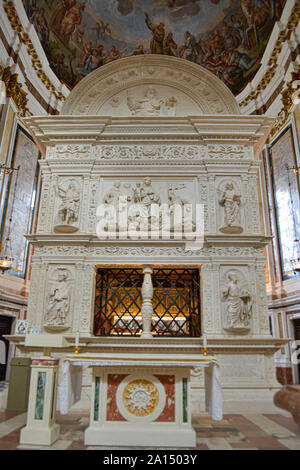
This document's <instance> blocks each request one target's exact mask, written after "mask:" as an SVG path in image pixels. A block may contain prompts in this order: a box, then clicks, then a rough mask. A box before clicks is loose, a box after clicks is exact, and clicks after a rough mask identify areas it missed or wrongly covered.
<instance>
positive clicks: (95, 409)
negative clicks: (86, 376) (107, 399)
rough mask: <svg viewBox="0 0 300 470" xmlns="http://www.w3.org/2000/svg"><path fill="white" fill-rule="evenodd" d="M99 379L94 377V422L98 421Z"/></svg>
mask: <svg viewBox="0 0 300 470" xmlns="http://www.w3.org/2000/svg"><path fill="white" fill-rule="evenodd" d="M99 397H100V377H95V397H94V421H98V420H99Z"/></svg>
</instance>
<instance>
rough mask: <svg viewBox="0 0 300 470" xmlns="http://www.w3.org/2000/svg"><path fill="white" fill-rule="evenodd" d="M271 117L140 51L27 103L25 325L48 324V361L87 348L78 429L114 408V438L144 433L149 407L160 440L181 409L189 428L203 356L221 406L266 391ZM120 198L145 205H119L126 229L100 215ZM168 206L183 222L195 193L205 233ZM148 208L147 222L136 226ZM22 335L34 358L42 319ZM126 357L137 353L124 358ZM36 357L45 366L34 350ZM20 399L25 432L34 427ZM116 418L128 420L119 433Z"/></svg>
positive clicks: (206, 77)
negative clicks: (44, 99) (34, 157)
mask: <svg viewBox="0 0 300 470" xmlns="http://www.w3.org/2000/svg"><path fill="white" fill-rule="evenodd" d="M271 122H272V121H271V119H269V118H266V117H265V116H257V115H251V116H246V115H241V114H240V111H239V107H238V105H237V103H236V100H235V98H234V96H233V95H232V94H231V92H230V91H229V89H228V88H227V87H226V86H225V85H224V84H223V83H222V82H221V81H220V80H219V79H218V78H216V76H215V75H213V74H211V73H210V72H208V71H207V70H205V69H203V68H201V67H200V66H198V65H195V64H193V63H190V62H188V61H184V60H179V59H176V58H172V57H167V56H152V55H150V56H138V57H129V58H126V59H121V60H118V61H117V63H111V64H108V65H106V66H105V67H101V68H99V69H98V70H96V71H95V72H93V73H91V74H90V75H88V76H87V77H86V78H84V79H83V80H81V81H80V83H79V84H78V85H77V86H76V87H75V88H74V90H73V91H72V92H71V93H70V96H69V97H68V99H67V100H66V102H65V104H64V107H63V109H62V112H61V114H60V115H59V116H46V117H42V116H41V117H30V118H27V119H26V124H27V126H28V127H29V128H30V129H31V132H32V133H33V134H34V135H35V137H36V140H37V142H38V144H39V146H40V148H41V150H42V152H43V154H44V158H43V159H42V160H41V162H40V166H41V171H42V181H43V187H42V193H41V199H40V209H39V220H38V229H37V232H36V233H35V234H34V235H31V236H30V237H29V240H30V242H31V243H32V245H33V246H34V255H33V260H32V274H31V284H30V295H29V305H28V320H29V328H30V329H32V328H35V329H37V330H40V335H43V339H45V338H46V337H47V338H48V340H46V344H48V346H49V347H52V356H53V357H52V359H51V358H48V362H49V364H50V363H51V361H52V362H53V364H52V365H51V364H50V367H52V368H53V367H54V368H55V367H56V368H57V367H58V365H57V363H56V362H55V361H56V360H57V359H58V358H60V359H61V360H62V361H63V359H64V358H66V357H67V358H68V359H69V360H70V361H71V363H72V361H75V360H76V357H77V361H80V358H81V359H82V361H84V360H85V361H87V362H88V360H90V361H96V362H94V363H93V362H90V363H88V364H87V365H90V366H93V367H92V370H93V379H92V378H91V376H90V371H91V369H84V371H85V372H84V380H83V389H84V390H85V391H86V392H87V393H88V394H89V397H90V398H91V401H92V402H93V405H92V409H91V424H90V427H89V430H87V434H86V441H87V442H88V443H90V444H95V443H96V444H98V445H100V444H101V443H103V442H104V441H103V435H102V437H101V438H98V437H97V436H98V435H99V429H100V430H101V426H102V429H105V430H106V436H109V435H110V434H109V433H110V432H112V433H114V432H115V429H116V428H113V424H112V423H119V424H120V423H121V425H120V426H119V427H118V428H117V429H118V433H120V434H118V439H120V442H121V441H122V439H123V441H122V442H123V443H125V444H126V443H127V444H130V445H134V442H137V443H138V442H139V430H141V429H144V430H145V429H146V428H147V432H149V436H148V437H149V439H152V440H151V442H152V443H153V444H155V442H156V441H155V433H156V432H157V431H156V428H155V429H154V433H153V429H152V428H151V426H150V428H151V429H152V431H151V429H150V428H149V426H148V425H149V423H151V424H152V425H153V423H157V425H159V426H160V427H159V428H158V435H159V436H160V439H162V440H160V442H164V443H165V445H168V442H167V438H166V436H167V434H168V432H169V431H168V430H167V431H166V429H169V428H168V425H169V424H170V423H173V422H174V423H176V426H177V427H176V429H177V431H178V434H176V432H177V431H176V432H175V431H174V432H173V441H172V443H169V445H176V443H178V445H180V436H183V435H184V434H182V426H183V427H184V426H185V425H186V426H188V425H189V428H188V429H187V438H186V441H184V437H182V439H183V441H181V442H186V443H190V444H192V443H193V436H192V430H191V427H190V414H191V413H192V412H194V411H196V410H197V411H199V410H204V399H205V398H204V397H205V393H204V376H205V374H204V372H203V371H204V368H203V367H201V361H202V360H203V361H204V362H203V364H204V365H205V360H206V358H211V357H212V356H213V361H214V364H217V366H216V367H218V370H219V377H220V383H221V386H222V397H223V407H224V409H226V406H228V405H230V403H232V402H235V403H236V404H238V403H239V402H243V403H245V404H246V403H247V402H253V401H258V402H260V403H263V402H264V401H270V400H271V397H272V396H273V394H274V392H275V391H276V390H277V389H278V388H279V384H278V382H277V381H276V377H275V368H274V353H275V351H276V350H277V349H278V348H279V347H280V345H281V344H283V343H282V341H283V340H280V339H275V338H273V337H272V336H271V335H270V332H269V324H268V313H267V302H266V288H265V257H264V249H265V247H266V245H267V244H268V242H269V238H268V237H266V236H265V235H264V233H263V231H262V228H261V214H260V204H259V196H258V174H259V171H260V164H259V162H258V160H256V156H257V155H258V154H259V152H260V150H261V148H262V146H263V144H264V143H265V140H266V138H267V135H268V131H269V128H270V125H271ZM120 200H122V201H123V203H126V207H127V209H128V211H129V212H130V208H132V205H133V204H142V205H143V207H144V209H145V210H146V213H133V212H132V213H131V215H130V217H127V218H125V219H124V220H126V221H127V222H128V224H131V229H132V230H135V231H136V237H132V238H130V237H129V236H126V233H125V232H124V230H123V228H124V227H121V224H120V220H119V221H118V222H117V223H115V220H114V218H113V217H112V216H113V215H114V214H115V213H114V209H116V210H118V205H119V202H120ZM151 204H155V205H156V207H158V208H161V207H162V206H164V208H165V209H166V211H167V212H168V214H171V222H170V230H169V236H168V237H164V236H162V232H161V229H162V228H163V225H162V221H161V220H162V219H161V216H160V215H157V214H156V215H154V216H153V215H151V216H150V215H149V214H150V212H149V211H150V206H151ZM175 206H176V207H177V208H178V207H179V208H180V207H182V208H184V207H185V206H186V207H189V208H190V209H191V211H192V213H193V218H192V222H191V227H192V228H191V230H192V231H193V228H194V225H195V219H194V216H195V208H196V207H197V206H199V207H202V208H203V224H204V239H203V246H202V244H201V243H199V244H198V245H197V241H196V242H194V241H193V240H187V238H184V236H181V237H180V236H177V235H178V234H177V232H176V230H175V228H174V227H175V226H174V219H172V216H173V218H174V214H175ZM99 207H100V208H101V210H102V212H101V210H100V209H99ZM106 209H107V210H106ZM110 211H112V212H110ZM111 217H112V218H111ZM124 220H123V222H124ZM172 220H173V222H172ZM101 221H102V222H101ZM150 222H151V224H152V225H151V227H152V228H153V227H154V229H155V230H156V232H155V236H153V237H152V238H151V237H150V236H149V237H148V238H145V237H143V236H142V235H140V236H139V233H138V232H139V231H141V225H142V224H143V223H144V227H146V228H148V227H149V225H150ZM99 223H102V225H101V227H104V232H103V236H102V237H99V236H98V235H99V234H97V230H98V229H97V227H98V228H99ZM172 224H173V225H172ZM125 225H126V224H125ZM125 228H126V227H125ZM127 228H128V226H127ZM127 235H128V234H127ZM147 322H148V323H147ZM28 331H29V330H28ZM45 335H46V336H45ZM27 336H28V340H27V341H26V340H25V346H20V348H21V350H22V352H23V353H24V354H25V355H26V354H28V355H30V356H31V357H33V356H34V355H36V356H37V357H39V360H41V361H43V359H41V358H40V355H41V351H42V347H40V346H39V344H38V339H37V337H38V336H39V335H36V340H35V341H36V342H34V340H31V339H30V338H29V336H30V337H32V336H33V335H27ZM78 338H79V339H78ZM203 339H204V340H207V354H208V355H207V356H206V355H204V356H203V354H202V353H203V348H204V347H205V346H206V344H205V341H204V344H203ZM47 341H48V342H47ZM78 343H79V346H78ZM74 345H76V346H78V347H79V354H77V355H76V354H75V355H74V354H72V353H73V350H74ZM205 349H206V348H205ZM76 352H78V348H77V350H76ZM204 352H205V351H204ZM116 357H117V358H118V360H119V363H118V365H114V366H112V361H113V360H114V358H116ZM201 357H202V359H201ZM89 358H90V359H89ZM197 358H198V359H197ZM199 358H200V359H199ZM44 360H45V359H44ZM130 360H140V362H141V364H140V366H139V368H138V370H137V371H136V369H134V367H133V366H132V365H130V363H129V362H128V361H130ZM101 361H102V363H101ZM126 361H127V362H126ZM143 361H144V363H143ZM147 361H150V362H149V363H147ZM151 361H152V362H151ZM193 361H194V366H193ZM54 362H55V364H54ZM49 364H48V365H49ZM179 364H181V367H182V368H181V369H180V368H179ZM184 364H185V366H184ZM203 364H202V365H203ZM206 365H207V364H206ZM35 366H36V367H37V371H43V369H42V367H43V364H42V362H41V363H39V362H38V359H37V363H36V364H35V365H33V367H35ZM39 367H40V368H41V369H39ZM60 373H61V371H60ZM40 377H41V376H40ZM37 380H39V378H37ZM55 380H57V375H56V377H55V378H54V379H53V381H54V382H53V384H54V385H53V387H54V388H55ZM91 383H92V388H90V384H91ZM180 384H182V389H181V388H180V389H179V388H178V387H181V385H180ZM107 390H109V392H110V394H111V395H110V396H111V403H110V405H109V406H110V407H109V409H108V408H107V409H106V414H105V416H104V414H103V413H104V411H103V407H105V406H106V405H104V403H106V400H107V396H108V392H107V395H105V393H106V391H107ZM84 396H85V395H84V394H82V397H83V404H82V406H84V405H85V402H84ZM94 397H95V398H94ZM186 400H187V401H188V403H186ZM190 400H191V402H190ZM166 402H168V403H169V405H168V406H169V407H168V406H167V405H166ZM86 403H87V404H88V401H87V400H86ZM182 403H185V405H184V406H183V411H182V414H180V412H179V410H180V409H181V405H182ZM172 406H173V408H174V409H173V408H172ZM35 411H36V410H33V411H32V413H33V414H34V412H35ZM49 413H50V411H49ZM178 413H179V414H178ZM33 414H31V415H30V412H29V421H30V420H31V421H30V422H28V425H27V428H29V435H33V434H32V433H34V432H36V431H33V428H34V426H35V424H34V423H33V422H34V420H35V419H36V418H34V417H33ZM179 415H180V416H179ZM30 416H31V418H30ZM49 416H50V415H49ZM49 419H50V418H49ZM51 419H52V418H51ZM51 419H50V421H51ZM101 419H102V424H101V423H100V424H99V422H100V421H101ZM178 420H179V421H178ZM50 421H49V423H50ZM104 421H105V424H103V422H104ZM32 423H33V424H32ZM49 423H48V424H47V426H50V428H51V426H52V424H51V423H50V424H49ZM124 423H129V424H130V425H132V426H131V428H130V432H129V433H128V435H130V436H131V437H130V438H128V439H129V440H127V441H126V440H124V439H125V438H124V433H123V434H122V429H121V428H122V426H123V425H124ZM166 423H167V424H166ZM103 426H104V428H103ZM147 426H148V427H147ZM25 429H26V428H25ZM35 429H38V428H35ZM134 429H136V431H134ZM174 429H175V428H174ZM55 432H56V431H53V433H54V434H52V435H51V437H50V441H53V439H54V437H53V436H54V435H55ZM126 432H127V431H126ZM151 432H152V434H151ZM30 433H31V434H30ZM97 433H98V434H97ZM130 433H131V434H130ZM95 436H96V437H95ZM162 436H163V437H162ZM23 439H24V442H30V439H29V438H28V439H29V440H28V439H27V441H26V438H25V437H24V434H23ZM109 439H112V438H111V437H107V443H111V442H112V441H111V440H109ZM130 439H131V440H130ZM163 439H165V440H163ZM137 445H141V444H137Z"/></svg>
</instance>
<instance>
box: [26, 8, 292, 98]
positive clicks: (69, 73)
mask: <svg viewBox="0 0 300 470" xmlns="http://www.w3.org/2000/svg"><path fill="white" fill-rule="evenodd" d="M285 1H286V0H240V1H238V0H110V1H107V0H105V1H104V0H97V1H95V0H81V1H79V0H53V1H51V2H50V1H49V0H47V1H46V0H23V4H24V7H25V10H26V13H27V15H28V18H29V21H30V22H31V23H32V24H33V25H34V27H35V29H36V32H37V34H38V36H39V39H40V41H41V44H42V46H43V48H44V50H45V53H46V55H47V57H48V60H49V64H50V66H51V67H52V69H53V71H54V72H55V73H56V74H57V76H58V78H59V79H60V80H61V81H62V82H63V83H65V84H66V85H67V86H68V87H69V88H73V86H75V85H76V83H78V82H79V81H80V80H81V79H82V78H83V77H84V76H86V75H87V74H89V73H91V72H92V71H93V70H95V69H97V68H98V67H102V66H103V65H105V64H106V63H109V62H111V61H114V60H118V59H119V58H121V57H126V56H132V55H144V54H164V55H170V56H173V57H179V58H182V59H185V60H189V61H191V62H194V63H196V64H199V65H201V66H202V67H205V68H207V69H208V70H210V71H211V72H212V73H214V74H215V75H217V76H218V77H219V78H220V79H221V80H222V81H223V82H224V83H225V84H226V85H227V86H228V88H230V90H231V91H232V92H233V93H234V94H238V93H240V92H241V91H242V90H243V88H244V87H245V86H246V85H247V83H248V82H249V81H250V80H252V79H253V77H254V75H255V74H256V72H257V71H258V69H259V67H260V61H261V58H262V56H263V53H264V50H265V48H266V45H267V43H268V40H269V37H270V35H271V33H272V29H273V26H274V24H275V22H276V21H277V20H278V19H279V18H280V15H281V13H282V10H283V7H284V5H285Z"/></svg>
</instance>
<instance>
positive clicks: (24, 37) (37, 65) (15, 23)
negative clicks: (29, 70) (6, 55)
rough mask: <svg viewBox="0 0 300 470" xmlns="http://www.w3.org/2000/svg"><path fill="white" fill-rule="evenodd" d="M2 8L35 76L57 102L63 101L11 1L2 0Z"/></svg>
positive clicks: (62, 96) (63, 98)
mask: <svg viewBox="0 0 300 470" xmlns="http://www.w3.org/2000/svg"><path fill="white" fill-rule="evenodd" d="M3 7H4V10H5V12H6V15H7V18H8V20H9V22H10V25H11V27H12V29H13V30H14V31H15V32H16V33H17V35H18V38H19V40H20V42H21V43H22V44H24V45H25V46H26V47H27V53H28V54H29V55H30V56H31V63H32V67H33V69H34V70H35V71H36V74H37V76H38V77H39V78H40V80H41V81H42V83H43V84H44V85H45V87H46V88H47V90H49V91H50V92H52V93H53V94H54V96H55V97H56V99H57V100H60V101H64V100H65V97H64V95H63V94H62V93H61V92H59V91H57V90H56V88H55V86H54V85H53V84H52V83H51V80H50V79H49V78H48V77H47V75H46V73H45V72H44V70H43V66H42V63H41V61H40V60H39V57H38V53H37V51H36V49H35V47H34V45H33V43H32V41H31V39H30V37H29V34H28V33H26V32H25V31H24V30H23V26H22V24H21V22H20V20H19V17H18V14H17V11H16V9H15V7H14V4H13V2H12V1H11V0H4V1H3Z"/></svg>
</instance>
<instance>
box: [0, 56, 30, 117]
mask: <svg viewBox="0 0 300 470" xmlns="http://www.w3.org/2000/svg"><path fill="white" fill-rule="evenodd" d="M0 76H1V80H3V82H4V83H5V87H6V97H7V98H11V99H12V100H13V102H14V103H15V105H16V107H17V109H18V111H19V114H20V116H26V115H28V114H31V113H30V111H29V109H28V107H27V103H28V98H27V95H28V93H26V92H25V91H24V90H23V88H22V85H21V84H20V83H19V82H18V74H17V73H12V70H11V67H5V68H3V67H1V65H0Z"/></svg>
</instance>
